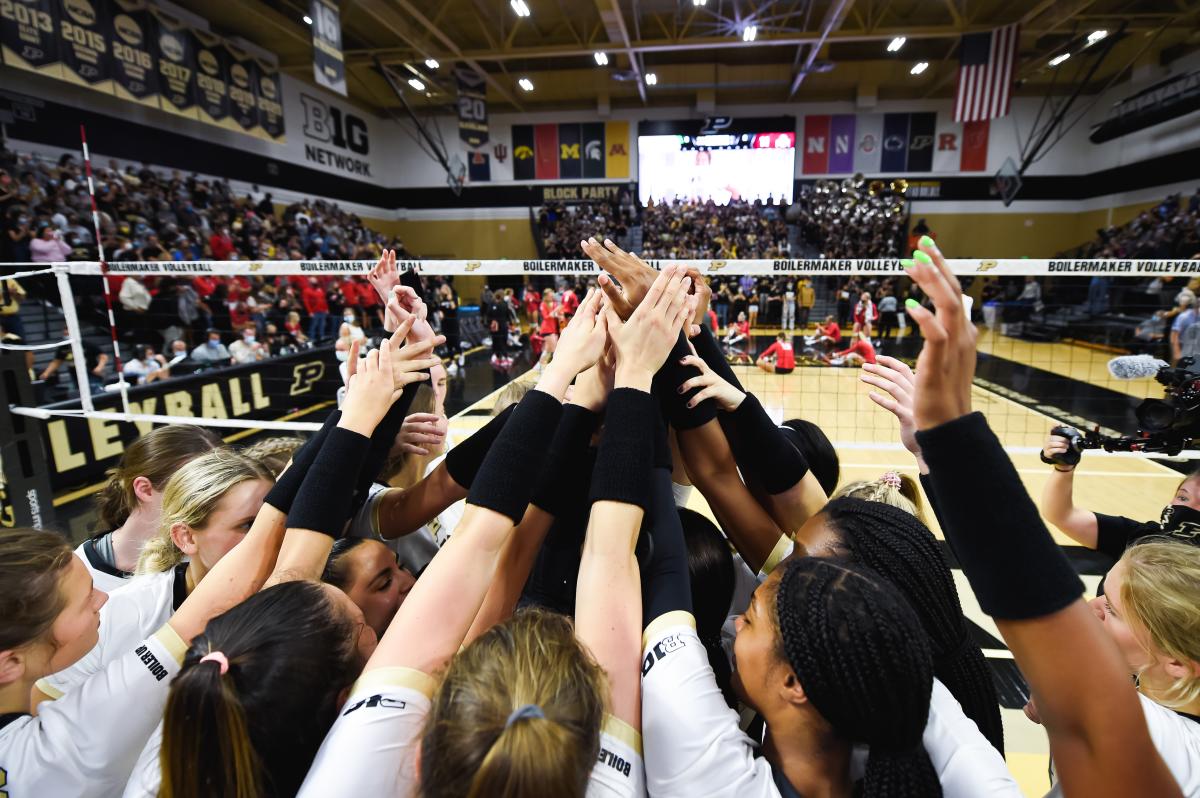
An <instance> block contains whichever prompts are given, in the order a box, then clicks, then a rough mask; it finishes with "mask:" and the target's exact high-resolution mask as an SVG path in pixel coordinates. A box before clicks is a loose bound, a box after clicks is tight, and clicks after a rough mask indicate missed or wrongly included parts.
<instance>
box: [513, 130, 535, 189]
mask: <svg viewBox="0 0 1200 798" xmlns="http://www.w3.org/2000/svg"><path fill="white" fill-rule="evenodd" d="M533 144H534V142H533V125H513V129H512V159H513V161H512V163H513V180H533V179H534V178H536V177H537V171H536V169H535V168H534V157H533Z"/></svg>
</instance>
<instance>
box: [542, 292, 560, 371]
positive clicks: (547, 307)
mask: <svg viewBox="0 0 1200 798" xmlns="http://www.w3.org/2000/svg"><path fill="white" fill-rule="evenodd" d="M540 315H541V318H542V324H541V327H539V328H538V332H539V333H541V336H542V360H543V361H546V360H549V359H550V355H553V354H554V346H555V344H557V343H558V325H559V322H560V321H561V320H562V306H561V305H559V304H558V302H557V301H556V300H555V298H554V292H553V291H552V290H550V289H549V288H547V289H546V290H545V291H543V292H542V306H541V308H540Z"/></svg>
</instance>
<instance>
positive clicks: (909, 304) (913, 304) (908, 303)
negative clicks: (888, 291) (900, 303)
mask: <svg viewBox="0 0 1200 798" xmlns="http://www.w3.org/2000/svg"><path fill="white" fill-rule="evenodd" d="M904 307H906V308H919V307H921V303H920V302H918V301H917V300H915V299H913V298H912V297H909V298H908V299H906V300H904Z"/></svg>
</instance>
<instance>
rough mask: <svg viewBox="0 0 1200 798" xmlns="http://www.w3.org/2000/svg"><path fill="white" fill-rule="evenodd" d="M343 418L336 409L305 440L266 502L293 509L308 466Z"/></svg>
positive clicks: (340, 412)
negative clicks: (314, 432) (293, 503)
mask: <svg viewBox="0 0 1200 798" xmlns="http://www.w3.org/2000/svg"><path fill="white" fill-rule="evenodd" d="M341 420H342V411H341V410H334V411H333V412H332V413H330V414H329V417H328V418H326V419H325V423H324V424H323V425H322V426H321V428H320V429H319V430H317V432H316V434H314V435H313V436H312V437H311V438H309V439H308V440H307V441H305V443H304V445H303V446H301V447H300V448H299V449H297V450H296V451H295V453H294V454H292V464H291V465H290V466H288V468H287V470H286V471H284V472H283V473H282V474H280V475H279V479H277V480H275V485H274V486H273V487H272V488H271V490H270V491H268V492H267V495H266V497H265V498H264V499H263V501H264V502H266V503H267V504H269V505H271V506H272V507H274V508H275V509H276V510H279V511H280V512H282V513H285V514H286V513H288V512H290V511H291V509H292V502H294V501H295V499H296V494H297V493H298V492H299V491H300V486H301V485H302V484H303V483H304V477H305V476H307V474H308V468H309V466H311V465H312V464H313V461H314V460H315V459H316V458H317V452H319V451H321V446H322V445H323V444H324V443H325V439H326V438H328V437H329V432H330V430H332V429H333V428H335V427H336V426H337V425H338V422H339V421H341Z"/></svg>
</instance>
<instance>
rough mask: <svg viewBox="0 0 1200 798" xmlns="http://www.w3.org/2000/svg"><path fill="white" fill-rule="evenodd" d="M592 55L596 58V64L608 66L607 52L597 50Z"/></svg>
mask: <svg viewBox="0 0 1200 798" xmlns="http://www.w3.org/2000/svg"><path fill="white" fill-rule="evenodd" d="M593 55H594V56H595V58H596V64H597V66H608V53H606V52H603V51H599V50H598V51H596V52H595V53H594V54H593Z"/></svg>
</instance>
